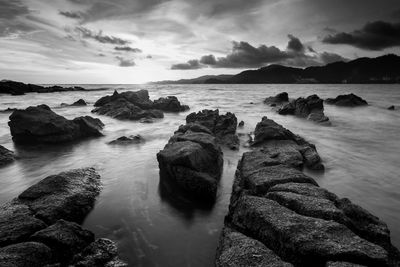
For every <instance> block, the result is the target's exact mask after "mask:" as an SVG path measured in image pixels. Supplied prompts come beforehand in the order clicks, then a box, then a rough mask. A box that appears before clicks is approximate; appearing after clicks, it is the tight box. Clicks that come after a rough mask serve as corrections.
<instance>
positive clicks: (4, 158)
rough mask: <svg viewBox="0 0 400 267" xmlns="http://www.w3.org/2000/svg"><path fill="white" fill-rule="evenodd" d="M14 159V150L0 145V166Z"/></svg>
mask: <svg viewBox="0 0 400 267" xmlns="http://www.w3.org/2000/svg"><path fill="white" fill-rule="evenodd" d="M14 160H15V155H14V152H12V151H11V150H8V149H7V148H5V147H4V146H2V145H0V167H1V166H4V165H6V164H9V163H11V162H13V161H14Z"/></svg>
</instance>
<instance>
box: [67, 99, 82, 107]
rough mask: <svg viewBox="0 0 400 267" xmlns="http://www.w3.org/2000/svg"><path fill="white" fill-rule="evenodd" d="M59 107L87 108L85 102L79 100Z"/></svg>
mask: <svg viewBox="0 0 400 267" xmlns="http://www.w3.org/2000/svg"><path fill="white" fill-rule="evenodd" d="M61 106H62V107H82V106H87V103H86V101H85V100H83V99H79V100H77V101H75V102H74V103H72V104H66V103H61Z"/></svg>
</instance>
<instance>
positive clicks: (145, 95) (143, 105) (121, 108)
mask: <svg viewBox="0 0 400 267" xmlns="http://www.w3.org/2000/svg"><path fill="white" fill-rule="evenodd" d="M94 106H95V107H97V108H95V109H94V110H92V112H94V113H97V114H100V115H106V116H110V117H112V118H115V119H120V120H140V119H147V120H149V119H155V118H163V117H164V113H163V111H165V112H180V111H186V110H188V109H189V107H188V106H186V105H181V103H180V102H179V101H178V99H177V98H176V97H175V96H168V97H166V98H163V97H162V98H160V99H158V100H155V101H154V102H153V101H151V100H150V98H149V92H148V91H147V90H140V91H137V92H132V91H128V92H123V93H118V92H117V91H114V94H113V95H111V96H105V97H102V98H100V99H99V100H97V101H96V103H95V104H94Z"/></svg>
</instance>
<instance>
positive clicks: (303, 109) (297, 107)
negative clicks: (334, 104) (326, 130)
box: [278, 95, 329, 125]
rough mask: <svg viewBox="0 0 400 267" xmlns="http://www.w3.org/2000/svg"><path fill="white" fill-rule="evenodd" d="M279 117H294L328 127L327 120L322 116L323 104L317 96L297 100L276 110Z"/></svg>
mask: <svg viewBox="0 0 400 267" xmlns="http://www.w3.org/2000/svg"><path fill="white" fill-rule="evenodd" d="M278 113H279V114H281V115H295V116H299V117H302V118H307V119H308V120H311V121H314V122H317V123H323V124H326V125H328V124H329V118H328V117H326V116H325V114H324V103H323V100H322V99H321V98H319V97H318V96H317V95H311V96H308V97H307V98H302V97H300V98H297V99H296V100H293V101H291V102H290V103H288V104H286V105H284V106H283V107H282V108H280V109H279V110H278Z"/></svg>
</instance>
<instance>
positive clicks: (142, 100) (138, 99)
mask: <svg viewBox="0 0 400 267" xmlns="http://www.w3.org/2000/svg"><path fill="white" fill-rule="evenodd" d="M119 99H125V100H126V101H128V102H129V103H131V104H133V105H135V106H137V107H139V108H141V109H151V108H153V102H152V101H151V100H150V98H149V92H148V91H147V90H139V91H137V92H132V91H128V92H123V93H121V94H119V93H118V92H117V90H115V91H114V94H113V95H111V96H105V97H102V98H100V99H99V100H97V101H96V103H95V104H94V106H95V107H101V106H104V105H106V104H108V103H111V102H114V101H115V100H119Z"/></svg>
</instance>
